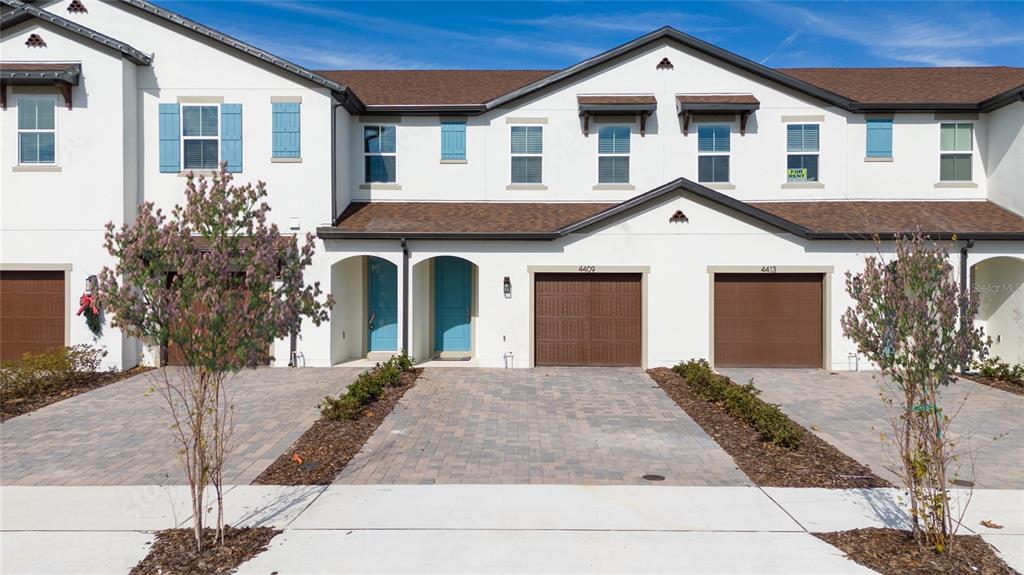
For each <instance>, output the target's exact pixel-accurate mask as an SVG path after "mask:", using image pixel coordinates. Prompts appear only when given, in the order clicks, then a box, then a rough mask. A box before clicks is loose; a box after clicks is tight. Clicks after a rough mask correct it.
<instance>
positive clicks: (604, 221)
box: [0, 0, 1024, 369]
mask: <svg viewBox="0 0 1024 575" xmlns="http://www.w3.org/2000/svg"><path fill="white" fill-rule="evenodd" d="M2 1H3V12H2V16H0V25H2V33H0V50H2V54H0V82H2V89H0V94H2V97H3V102H0V104H2V106H0V107H2V108H3V111H2V112H0V138H2V154H0V186H2V195H0V266H2V268H0V273H2V276H0V277H2V280H0V281H2V284H0V299H2V306H0V314H2V315H0V322H2V324H3V325H2V328H0V333H2V336H0V348H2V349H0V353H2V354H3V356H4V358H5V359H6V358H8V357H16V356H17V355H20V353H22V352H24V351H38V350H41V349H45V348H47V347H50V346H54V345H61V344H69V343H84V342H88V341H90V340H91V339H92V337H91V334H90V333H89V332H88V330H87V329H86V328H85V325H84V321H82V320H81V318H77V317H76V316H75V315H74V313H75V311H76V310H77V300H78V295H79V293H81V291H82V290H83V289H85V288H86V286H87V284H88V281H89V277H90V276H92V275H95V274H96V273H98V271H99V269H101V268H102V267H103V266H104V265H111V263H112V262H110V261H109V258H108V256H107V255H106V253H105V251H104V250H103V248H102V227H103V224H104V223H106V222H107V221H113V222H114V223H115V224H121V223H124V222H130V221H131V220H132V218H133V217H134V215H135V211H136V207H137V206H138V204H139V203H140V202H143V201H150V202H154V203H156V204H157V205H158V206H161V207H164V208H170V207H171V206H173V205H174V204H175V203H176V202H180V201H181V200H182V198H183V187H184V178H183V176H184V175H185V174H187V173H189V172H194V173H209V172H210V171H211V170H212V169H213V168H215V166H217V165H218V164H219V163H220V162H226V164H227V168H228V170H229V171H231V172H233V173H234V174H235V177H236V179H237V180H238V181H243V182H244V181H256V180H263V181H265V182H267V187H268V189H269V193H270V197H269V203H270V205H271V207H272V208H273V212H272V217H273V219H274V221H275V223H277V225H278V226H279V227H280V228H281V229H282V230H285V231H287V233H295V234H305V233H314V234H315V235H316V236H317V244H318V245H317V255H316V259H315V261H314V264H313V266H311V267H310V269H309V271H308V274H309V278H308V279H309V281H319V282H320V283H321V285H323V286H324V287H325V289H326V290H327V291H328V292H330V293H332V294H333V295H334V297H335V299H336V304H335V307H334V309H333V310H332V313H331V321H330V322H329V323H327V324H324V325H322V326H319V327H316V326H313V325H306V326H304V328H303V330H302V333H301V334H299V337H298V338H297V340H296V341H294V342H292V341H289V340H282V341H280V342H277V343H276V344H275V347H274V355H275V357H276V359H275V362H276V363H277V364H279V365H285V364H287V363H288V362H289V360H290V359H291V358H292V357H293V353H292V352H299V353H301V356H302V358H303V360H304V362H305V364H306V365H324V366H326V365H337V364H342V363H346V362H350V361H353V360H360V359H363V358H370V359H374V358H377V357H383V356H388V355H391V354H392V353H395V352H396V351H398V350H403V349H404V350H408V351H409V352H410V353H411V354H412V355H413V356H415V357H416V358H418V359H421V360H431V359H437V360H445V361H451V362H452V364H453V365H454V364H461V365H478V366H488V367H501V366H506V367H530V366H535V365H592V366H644V367H653V366H661V365H669V364H673V363H675V362H677V361H679V360H680V359H685V358H689V357H707V358H709V359H710V360H711V361H712V363H713V364H715V365H718V366H777V367H816V368H826V369H852V368H856V367H857V366H858V361H859V358H858V357H857V355H856V347H855V346H854V344H853V343H852V342H850V341H849V340H847V339H846V338H844V337H843V335H842V329H841V327H840V323H839V318H840V316H841V314H842V313H843V311H844V310H845V309H846V308H847V307H848V306H849V304H850V300H849V298H848V296H847V295H846V291H845V275H846V273H847V272H850V271H853V272H856V271H857V270H859V269H861V268H862V266H863V261H864V256H865V255H870V254H875V253H878V252H881V253H882V254H888V253H890V252H891V248H892V246H891V241H889V240H891V238H892V237H893V236H894V235H895V234H899V233H910V232H915V231H922V232H925V233H927V234H929V235H930V236H931V237H933V238H935V239H936V240H940V241H943V242H947V243H948V244H949V246H950V249H951V263H952V264H953V265H954V267H955V269H956V270H957V273H959V274H960V276H959V277H960V278H961V281H963V282H964V283H965V284H972V285H974V286H975V287H976V288H978V290H979V293H980V294H981V297H982V306H981V308H982V309H981V312H980V314H979V317H978V319H977V321H978V322H980V323H982V324H983V325H984V326H985V328H986V332H987V333H989V334H990V335H991V337H992V338H993V348H992V351H993V353H994V354H995V355H999V356H1000V357H1002V358H1003V359H1005V360H1008V361H1024V288H1022V287H1021V286H1022V284H1024V184H1022V182H1024V68H1020V67H1005V66H1004V67H974V68H833V69H824V68H820V69H819V68H815V69H810V68H805V69H772V68H768V67H765V66H763V65H760V64H757V63H755V62H753V61H751V60H748V59H746V58H743V57H742V56H739V55H736V54H733V53H730V52H728V51H726V50H724V49H722V48H719V47H716V46H714V45H711V44H708V43H706V42H704V41H701V40H699V39H697V38H694V37H692V36H689V35H686V34H684V33H682V32H679V31H677V30H674V29H672V28H662V29H658V30H655V31H653V32H651V33H649V34H647V35H644V36H642V37H640V38H637V39H635V40H633V41H631V42H629V43H627V44H624V45H621V46H618V47H616V48H613V49H611V50H609V51H607V52H605V53H602V54H599V55H596V56H594V57H593V58H591V59H588V60H586V61H584V62H580V63H578V64H575V65H573V66H570V67H568V68H566V69H563V70H416V71H411V70H410V71H385V70H378V71H371V70H361V71H351V70H349V71H345V70H321V71H311V70H307V69H304V68H302V67H300V66H297V65H295V64H293V63H290V62H288V61H285V60H283V59H281V58H279V57H277V56H274V55H272V54H269V53H267V52H265V51H263V50H260V49H259V48H257V47H255V46H251V45H248V44H246V43H243V42H241V41H239V40H237V39H234V38H231V37H228V36H226V35H224V34H221V33H219V32H217V31H215V30H212V29H210V28H208V27H206V26H203V25H202V24H200V23H197V22H193V21H191V20H188V19H186V18H183V17H181V16H180V15H177V14H174V13H172V12H169V11H167V10H166V9H163V8H161V7H159V6H157V5H155V4H152V3H150V2H146V1H144V0H123V1H119V2H100V1H98V0H70V1H68V0H55V1H44V0H38V1H35V2H30V3H23V2H18V1H16V0H2ZM196 62H203V65H202V66H196V65H195V63H196ZM876 237H878V238H881V240H882V241H881V242H877V241H875V238H876ZM99 343H101V344H102V345H104V346H106V347H107V348H108V349H109V350H110V351H111V356H110V358H109V359H111V361H112V363H114V364H115V365H117V366H119V367H128V366H131V365H134V364H135V363H137V362H138V361H139V360H140V357H142V358H146V359H145V360H146V361H149V362H159V361H161V360H166V359H167V358H166V356H165V354H163V353H161V349H160V348H161V346H160V345H159V342H135V341H132V340H130V339H129V338H125V337H123V336H122V334H120V333H119V332H118V331H117V330H116V329H113V328H111V327H110V326H109V322H108V327H107V329H106V330H105V332H104V335H103V336H102V338H100V340H99Z"/></svg>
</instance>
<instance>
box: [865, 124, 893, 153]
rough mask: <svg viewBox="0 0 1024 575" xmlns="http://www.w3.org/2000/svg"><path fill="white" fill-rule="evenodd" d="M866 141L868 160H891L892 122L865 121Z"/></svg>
mask: <svg viewBox="0 0 1024 575" xmlns="http://www.w3.org/2000/svg"><path fill="white" fill-rule="evenodd" d="M867 141H868V149H867V155H868V157H869V158H891V157H892V120H889V119H869V120H868V121H867Z"/></svg>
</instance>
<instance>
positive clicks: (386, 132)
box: [363, 126, 398, 184]
mask: <svg viewBox="0 0 1024 575" xmlns="http://www.w3.org/2000/svg"><path fill="white" fill-rule="evenodd" d="M397 135H398V134H397V129H396V128H395V126H363V156H364V157H363V179H364V180H365V181H366V183H368V184H370V183H394V182H395V181H397V172H396V168H397V163H398V152H397V145H398V143H397Z"/></svg>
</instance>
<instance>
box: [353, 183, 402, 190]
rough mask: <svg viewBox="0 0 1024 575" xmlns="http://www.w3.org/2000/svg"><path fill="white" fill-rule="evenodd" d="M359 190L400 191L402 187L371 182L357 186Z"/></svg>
mask: <svg viewBox="0 0 1024 575" xmlns="http://www.w3.org/2000/svg"><path fill="white" fill-rule="evenodd" d="M359 189H360V190H401V189H402V186H401V185H399V184H395V183H392V182H373V183H370V184H359Z"/></svg>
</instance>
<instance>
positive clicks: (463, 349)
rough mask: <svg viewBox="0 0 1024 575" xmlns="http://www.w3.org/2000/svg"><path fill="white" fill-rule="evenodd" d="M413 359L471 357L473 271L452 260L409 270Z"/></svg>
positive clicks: (474, 301)
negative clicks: (411, 294) (411, 286)
mask: <svg viewBox="0 0 1024 575" xmlns="http://www.w3.org/2000/svg"><path fill="white" fill-rule="evenodd" d="M412 276H413V298H414V302H413V309H414V310H416V312H415V317H414V319H413V326H414V328H413V338H412V339H413V341H412V346H411V347H412V352H413V355H414V356H415V357H417V358H419V359H448V360H462V359H470V358H472V357H474V355H475V354H474V350H475V342H474V333H475V323H476V316H477V312H476V310H477V297H476V293H477V267H476V265H475V264H474V263H473V262H471V261H469V260H466V259H463V258H460V257H456V256H436V257H432V258H429V259H426V260H424V261H421V262H419V263H417V264H416V265H415V266H413V271H412Z"/></svg>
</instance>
